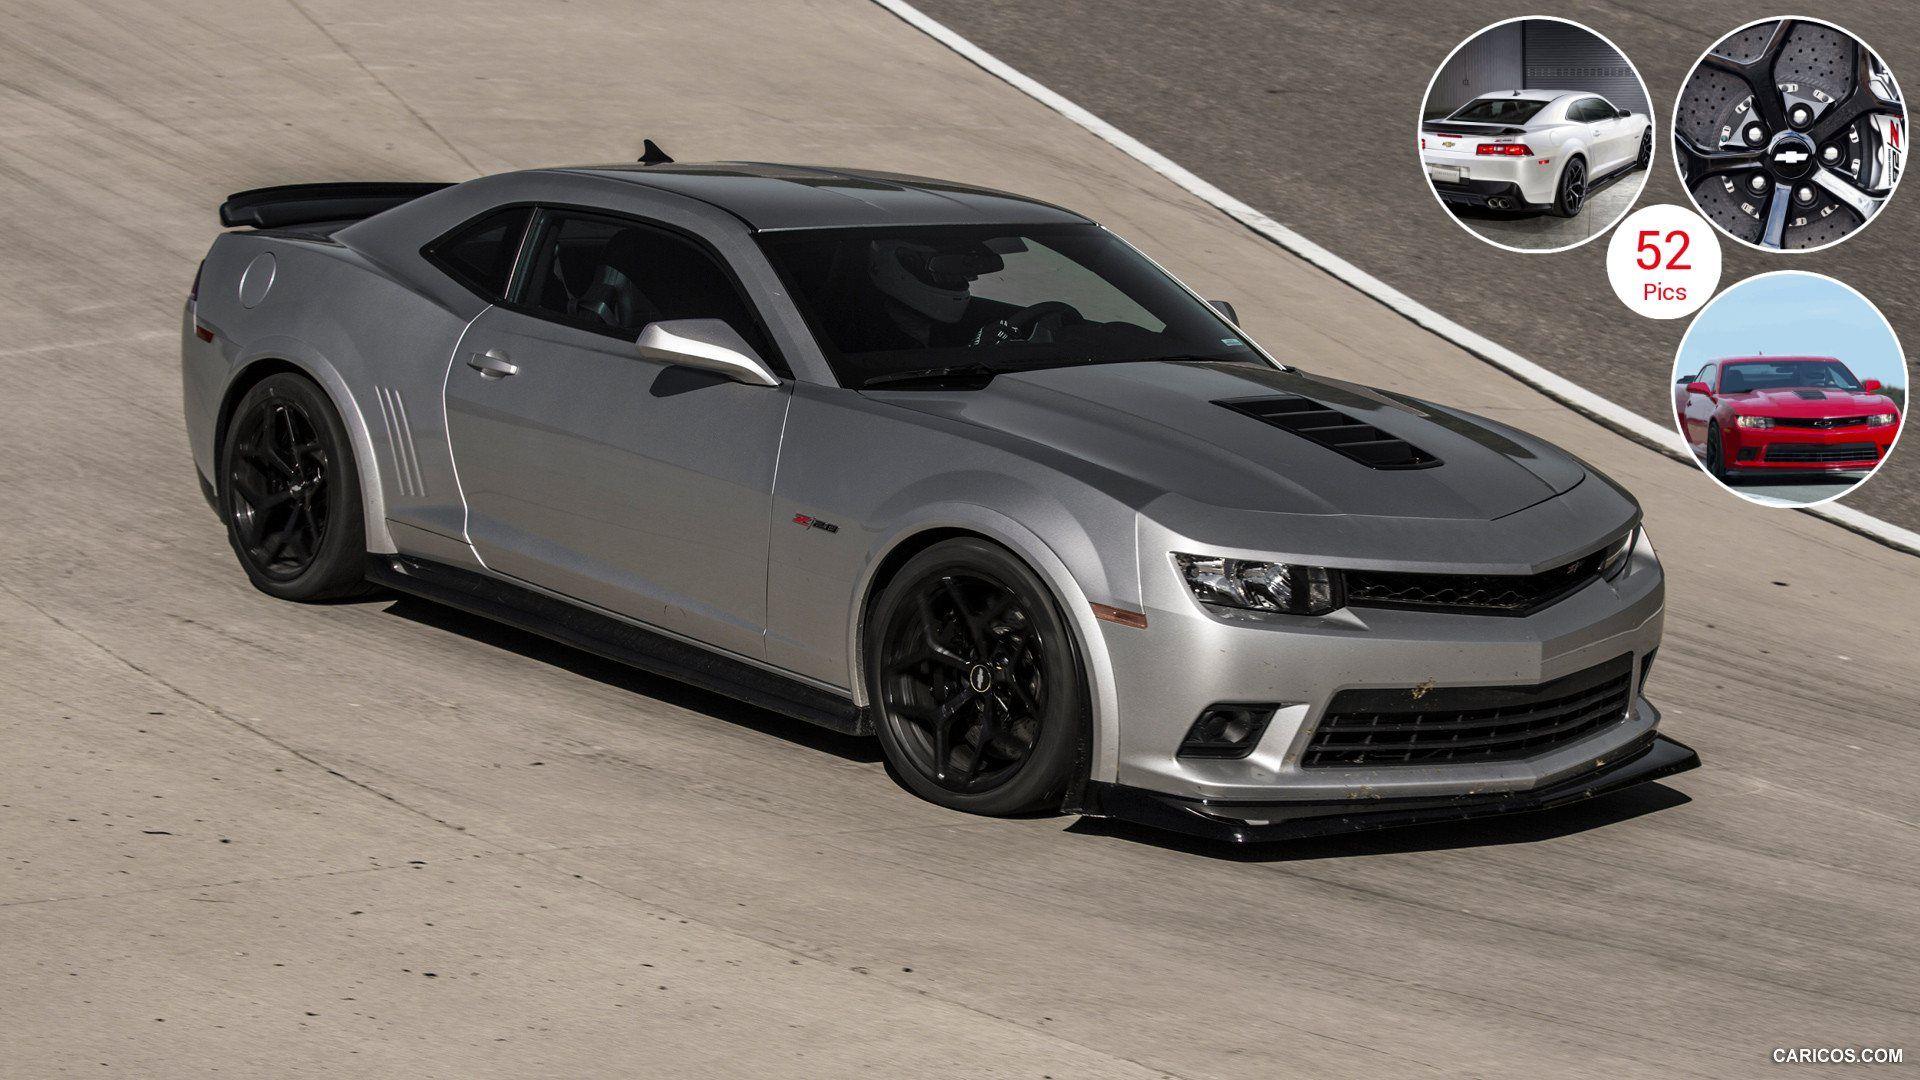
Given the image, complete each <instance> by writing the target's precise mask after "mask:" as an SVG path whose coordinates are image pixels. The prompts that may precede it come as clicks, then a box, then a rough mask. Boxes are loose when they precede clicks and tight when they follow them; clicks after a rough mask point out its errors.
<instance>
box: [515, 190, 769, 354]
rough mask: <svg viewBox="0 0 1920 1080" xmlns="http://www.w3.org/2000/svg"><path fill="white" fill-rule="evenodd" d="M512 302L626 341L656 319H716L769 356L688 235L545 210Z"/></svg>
mask: <svg viewBox="0 0 1920 1080" xmlns="http://www.w3.org/2000/svg"><path fill="white" fill-rule="evenodd" d="M520 302H521V303H522V304H524V305H525V306H527V307H530V308H534V309H536V310H538V311H539V312H541V313H542V314H546V315H550V316H552V317H554V318H555V319H558V320H561V321H564V322H568V323H572V324H574V325H576V326H579V327H582V328H583V329H587V330H595V331H599V332H601V333H604V334H608V335H611V336H615V337H621V338H627V339H629V340H630V339H632V338H635V337H638V336H639V334H640V331H641V330H643V329H645V328H646V325H647V324H648V323H651V322H658V321H661V320H664V319H719V320H721V321H723V322H725V323H726V324H727V325H729V326H731V327H733V329H734V330H735V331H736V332H737V333H739V335H740V336H741V337H742V338H744V339H746V342H747V344H749V345H751V346H753V348H754V350H755V351H756V352H758V353H759V354H760V356H761V357H762V358H763V359H766V360H768V361H769V362H773V363H777V361H776V360H775V358H774V357H772V356H771V355H769V353H768V351H767V347H766V342H765V339H764V337H763V335H762V334H761V333H760V328H759V325H758V323H756V322H755V320H754V318H753V316H752V314H751V312H750V311H749V309H748V307H747V304H746V301H745V300H743V299H742V298H741V296H740V292H739V290H738V289H736V288H735V287H734V284H733V281H732V280H731V279H730V278H729V277H728V276H727V273H726V271H725V270H723V269H721V267H720V264H719V263H717V262H715V261H714V259H713V257H712V256H710V255H708V254H707V253H706V252H705V251H703V250H701V249H700V247H699V246H698V245H696V244H694V243H692V242H691V241H689V240H685V239H683V238H681V237H678V236H675V235H674V234H672V233H669V232H667V231H665V230H662V229H655V228H651V227H649V226H646V225H641V224H638V223H637V222H632V221H625V220H621V219H618V218H601V217H589V216H584V215H575V214H553V215H550V216H549V217H548V219H547V222H546V224H545V225H544V226H543V227H542V228H541V230H540V240H539V243H538V245H537V247H536V249H535V252H534V257H533V261H532V262H531V263H530V264H529V266H528V268H527V279H526V282H525V284H524V285H522V286H521V290H520Z"/></svg>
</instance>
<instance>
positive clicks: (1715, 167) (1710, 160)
mask: <svg viewBox="0 0 1920 1080" xmlns="http://www.w3.org/2000/svg"><path fill="white" fill-rule="evenodd" d="M1673 141H1674V146H1675V148H1676V149H1677V150H1679V152H1680V165H1681V171H1682V172H1684V173H1685V174H1686V177H1687V182H1688V183H1690V184H1697V183H1699V182H1700V181H1702V180H1705V179H1706V178H1707V177H1709V176H1719V175H1721V174H1722V173H1734V172H1752V171H1754V170H1756V169H1759V168H1761V167H1763V165H1764V164H1765V162H1766V153H1767V152H1766V150H1765V149H1762V148H1758V147H1755V148H1750V149H1746V150H1727V149H1720V150H1708V149H1706V148H1705V147H1703V146H1700V145H1699V144H1697V143H1695V142H1694V141H1693V140H1692V139H1689V138H1687V137H1686V136H1685V135H1675V136H1674V137H1673Z"/></svg>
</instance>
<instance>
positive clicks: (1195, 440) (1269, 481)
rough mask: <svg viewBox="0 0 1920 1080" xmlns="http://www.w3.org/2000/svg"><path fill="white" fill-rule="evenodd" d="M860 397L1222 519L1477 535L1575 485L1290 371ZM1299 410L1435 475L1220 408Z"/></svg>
mask: <svg viewBox="0 0 1920 1080" xmlns="http://www.w3.org/2000/svg"><path fill="white" fill-rule="evenodd" d="M869 393H870V396H872V397H874V398H876V399H879V400H885V401H888V402H890V403H892V404H895V405H898V406H899V407H902V408H907V409H913V410H916V411H920V412H924V413H929V414H933V415H938V416H945V417H948V418H950V419H954V420H959V421H962V422H964V423H968V424H974V425H977V426H980V427H983V428H988V429H991V430H993V431H996V432H1003V433H1006V434H1009V435H1014V436H1018V437H1021V438H1024V439H1026V440H1029V441H1031V442H1034V443H1038V444H1042V445H1046V446H1050V447H1053V448H1054V449H1056V450H1057V451H1059V452H1062V453H1064V454H1066V455H1068V456H1070V457H1072V458H1075V459H1079V460H1082V461H1087V462H1091V463H1093V464H1095V465H1097V466H1100V467H1102V468H1104V469H1107V470H1110V471H1111V472H1113V473H1117V474H1119V475H1121V476H1123V477H1125V478H1127V480H1129V481H1130V482H1131V483H1132V484H1134V485H1144V486H1145V487H1147V488H1148V489H1150V490H1149V491H1148V492H1145V493H1144V494H1145V495H1146V496H1147V497H1148V498H1152V497H1155V496H1158V495H1160V494H1174V495H1178V496H1181V497H1183V498H1185V499H1188V500H1192V501H1195V502H1199V503H1205V504H1210V505H1213V506H1218V507H1225V508H1231V509H1236V510H1251V511H1262V512H1269V513H1286V514H1322V515H1333V514H1338V515H1375V516H1380V517H1393V518H1403V519H1404V518H1435V519H1453V520H1476V521H1489V520H1494V519H1497V518H1501V517H1505V516H1506V515H1509V514H1513V513H1516V512H1518V511H1520V510H1523V509H1526V508H1527V507H1529V506H1532V505H1535V504H1537V503H1540V502H1542V501H1543V500H1546V499H1550V498H1553V497H1554V496H1556V495H1559V494H1561V493H1562V492H1565V491H1567V490H1569V489H1571V488H1572V487H1573V486H1574V485H1576V484H1578V483H1580V481H1581V480H1582V479H1583V478H1584V477H1585V476H1586V468H1585V467H1584V466H1583V465H1582V464H1581V463H1580V462H1579V461H1578V460H1576V459H1574V458H1573V457H1572V456H1570V455H1568V454H1566V453H1564V452H1562V451H1560V450H1557V449H1555V448H1554V447H1552V446H1551V445H1549V444H1547V443H1544V442H1541V441H1540V440H1538V439H1534V438H1532V437H1530V436H1527V435H1525V434H1523V433H1521V432H1518V431H1515V430H1513V429H1511V428H1507V427H1505V426H1503V425H1499V424H1495V423H1493V422H1491V421H1488V420H1485V419H1482V418H1480V417H1475V416H1471V415H1469V414H1466V413H1461V412H1457V411H1454V410H1451V409H1445V408H1442V407H1440V406H1436V405H1432V404H1429V403H1426V402H1422V401H1418V400H1415V399H1412V398H1407V397H1402V396H1399V395H1395V394H1388V393H1386V392H1383V391H1379V390H1373V389H1369V388H1367V387H1363V386H1359V385H1356V384H1353V383H1346V382H1340V381H1337V380H1333V379H1325V378H1320V377H1317V376H1314V375H1309V374H1307V373H1304V372H1299V371H1281V370H1276V369H1273V368H1267V367H1264V366H1256V365H1253V364H1236V363H1224V362H1180V361H1141V362H1135V363H1118V364H1087V365H1080V366H1075V367H1060V368H1048V369H1043V370H1039V371H1030V372H1020V373H1015V374H1007V375H1001V376H999V377H997V378H995V379H994V380H993V381H992V382H991V383H989V384H988V385H987V386H985V387H984V388H981V389H977V390H936V391H881V392H869ZM1288 397H1295V398H1305V399H1307V400H1309V401H1312V402H1315V403H1318V404H1320V405H1324V406H1326V407H1328V408H1331V409H1335V410H1337V411H1339V412H1341V413H1344V414H1346V415H1347V416H1349V417H1352V418H1354V419H1356V420H1359V421H1361V422H1363V423H1366V424H1370V425H1372V426H1373V427H1375V428H1378V429H1379V430H1380V431H1381V432H1384V433H1386V434H1387V435H1388V436H1391V437H1393V438H1397V439H1401V440H1405V441H1406V442H1407V443H1410V444H1412V445H1413V446H1414V447H1417V448H1418V449H1419V450H1420V451H1423V452H1424V453H1425V454H1427V455H1430V456H1431V457H1433V458H1435V459H1437V461H1438V463H1437V464H1434V465H1431V466H1429V467H1423V468H1406V469H1388V468H1374V467H1370V466H1369V465H1366V464H1363V463H1361V462H1360V461H1356V460H1354V459H1353V458H1351V457H1349V456H1347V455H1346V454H1344V453H1341V452H1339V451H1337V450H1334V449H1331V448H1329V447H1328V446H1326V445H1323V444H1322V443H1320V442H1317V441H1315V440H1314V439H1313V438H1311V437H1309V436H1308V435H1305V434H1300V433H1296V432H1295V431H1292V430H1288V429H1286V428H1282V427H1278V426H1275V425H1273V424H1271V423H1268V422H1266V421H1264V420H1261V419H1258V418H1256V417H1253V416H1249V415H1246V414H1244V413H1242V412H1240V411H1236V410H1235V409H1233V408H1230V407H1227V406H1225V405H1222V404H1220V402H1223V401H1226V402H1245V401H1253V402H1263V401H1272V400H1274V399H1284V398H1288Z"/></svg>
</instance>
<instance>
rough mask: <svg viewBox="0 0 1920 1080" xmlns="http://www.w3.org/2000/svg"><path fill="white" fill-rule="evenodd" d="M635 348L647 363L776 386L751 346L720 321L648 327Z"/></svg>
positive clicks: (680, 321)
mask: <svg viewBox="0 0 1920 1080" xmlns="http://www.w3.org/2000/svg"><path fill="white" fill-rule="evenodd" d="M634 347H635V348H636V349H638V350H639V351H640V355H641V356H643V357H645V358H647V359H648V360H655V361H658V362H660V363H662V364H674V365H676V366H679V367H686V368H693V369H694V370H695V371H711V372H713V373H714V374H716V375H723V376H725V377H727V378H729V379H731V380H733V381H734V382H737V383H746V384H747V385H748V386H779V385H780V380H779V379H778V378H776V377H775V376H774V374H773V372H772V371H771V370H769V369H768V367H767V362H766V361H764V360H762V359H760V356H759V354H758V353H755V352H754V351H753V346H751V345H749V344H747V342H746V339H744V338H742V337H741V336H740V334H739V332H738V331H736V330H735V329H734V328H733V327H731V326H728V325H727V324H726V323H725V322H722V321H721V320H719V319H663V320H661V321H660V322H656V323H648V324H647V327H646V329H644V330H642V331H640V338H639V340H637V341H635V342H634Z"/></svg>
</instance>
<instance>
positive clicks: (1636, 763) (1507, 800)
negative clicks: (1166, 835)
mask: <svg viewBox="0 0 1920 1080" xmlns="http://www.w3.org/2000/svg"><path fill="white" fill-rule="evenodd" d="M1699 766H1700V755H1699V754H1697V753H1695V752H1694V751H1693V750H1692V749H1691V748H1690V747H1688V746H1686V745H1684V744H1682V743H1679V742H1675V741H1674V740H1672V739H1669V738H1667V737H1666V736H1664V735H1660V734H1657V733H1652V732H1649V733H1648V734H1647V735H1646V736H1645V737H1644V738H1643V739H1642V740H1641V741H1640V742H1639V743H1637V744H1629V745H1628V746H1625V747H1622V748H1621V749H1620V750H1619V751H1617V752H1616V754H1615V755H1614V756H1612V757H1611V758H1610V759H1609V760H1607V761H1606V762H1604V763H1602V764H1600V765H1597V766H1595V767H1594V768H1592V769H1589V770H1588V771H1586V772H1584V773H1581V774H1579V775H1578V776H1574V777H1570V778H1568V779H1565V780H1561V781H1558V782H1556V783H1554V784H1551V785H1548V786H1546V787H1541V788H1534V789H1532V790H1530V791H1507V792H1499V793H1496V794H1465V795H1444V796H1431V797H1420V798H1351V799H1336V800H1317V801H1312V802H1300V801H1295V802H1235V801H1225V800H1216V799H1192V798H1183V797H1181V796H1178V795H1167V794H1162V793H1160V792H1157V791H1149V790H1147V789H1145V788H1138V787H1131V786H1128V785H1125V784H1112V783H1101V782H1097V781H1096V782H1090V783H1088V785H1087V790H1086V795H1085V799H1084V805H1083V807H1082V811H1081V812H1082V813H1085V814H1087V815H1089V816H1093V817H1111V818H1118V819H1119V820H1122V821H1131V822H1134V823H1136V824H1140V825H1146V826H1150V827H1152V828H1156V829H1167V830H1170V831H1172V832H1178V833H1185V834H1186V835H1188V836H1199V837H1204V838H1206V839H1210V840H1224V841H1228V842H1230V843H1260V842H1266V841H1273V840H1295V839H1300V838H1303V837H1310V836H1329V835H1332V834H1335V833H1350V832H1364V831H1367V830H1371V829H1392V828H1397V827H1399V826H1402V825H1422V824H1428V823H1431V822H1438V821H1464V820H1467V819H1470V818H1479V817H1493V816H1495V815H1500V814H1520V813H1527V812H1530V811H1534V810H1550V809H1553V808H1554V807H1557V806H1567V805H1569V804H1572V803H1577V802H1584V801H1586V800H1588V799H1591V798H1594V797H1595V796H1599V795H1605V794H1607V793H1609V792H1614V791H1619V790H1621V789H1623V788H1629V787H1632V786H1634V785H1636V784H1644V783H1646V782H1647V781H1649V780H1658V779H1659V778H1661V777H1663V776H1672V775H1673V774H1675V773H1680V772H1686V771H1687V770H1688V769H1695V768H1698V767H1699Z"/></svg>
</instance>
